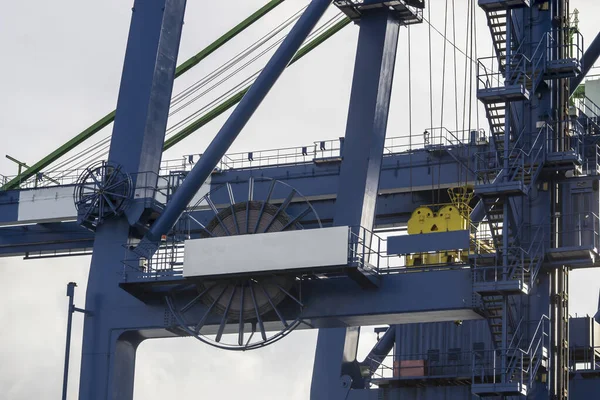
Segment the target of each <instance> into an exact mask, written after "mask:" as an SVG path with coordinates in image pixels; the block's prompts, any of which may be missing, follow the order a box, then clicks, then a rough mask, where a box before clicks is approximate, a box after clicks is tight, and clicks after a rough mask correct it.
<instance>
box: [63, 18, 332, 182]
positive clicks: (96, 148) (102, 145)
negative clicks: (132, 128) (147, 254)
mask: <svg viewBox="0 0 600 400" xmlns="http://www.w3.org/2000/svg"><path fill="white" fill-rule="evenodd" d="M301 11H302V10H300V11H298V12H297V13H296V14H295V15H294V16H292V17H290V18H288V19H287V20H286V21H284V23H282V24H280V25H279V26H278V27H277V28H275V29H274V30H272V31H271V32H270V33H269V34H267V35H265V36H263V38H268V39H269V40H270V39H272V38H273V37H275V36H276V34H272V33H273V32H274V31H277V32H276V33H279V32H281V31H282V30H283V29H285V27H286V26H289V25H290V24H291V23H292V22H293V20H294V18H295V16H296V15H297V14H298V13H300V12H301ZM343 18H344V17H343V14H342V13H338V14H336V15H335V16H333V17H332V18H330V19H329V20H328V21H327V22H325V23H324V24H322V25H320V26H319V27H318V28H317V29H316V30H314V31H313V32H312V33H311V35H309V37H308V38H307V39H306V41H307V42H308V41H310V40H312V39H313V38H314V37H315V36H316V35H319V34H320V33H321V32H322V31H324V30H326V29H328V28H329V27H331V26H333V25H334V24H335V23H337V22H338V21H340V20H341V19H343ZM284 38H285V36H284V37H282V38H280V39H278V40H277V41H276V42H275V43H274V44H271V45H270V46H268V48H267V49H265V50H263V51H261V53H260V54H258V55H256V56H255V57H253V58H252V59H251V60H250V61H247V62H246V63H245V64H244V65H243V66H241V67H239V68H238V69H236V70H235V72H233V73H231V74H229V75H228V76H227V77H225V78H224V79H222V80H221V81H219V83H216V84H214V85H213V86H212V87H211V88H209V89H207V90H205V91H204V92H203V93H204V95H206V94H207V93H209V92H210V91H212V90H214V89H215V88H216V87H218V86H219V85H221V84H223V83H224V82H226V81H227V80H228V79H230V78H231V77H232V76H233V75H235V74H236V73H239V72H240V71H241V70H242V69H244V68H245V67H247V66H248V65H250V64H252V63H253V62H254V61H256V60H257V59H259V58H260V57H261V56H263V55H264V54H267V53H268V52H269V51H270V50H272V49H273V48H274V47H275V46H277V44H279V43H281V42H282V41H283V39H284ZM269 40H259V41H257V42H254V43H253V44H252V45H251V46H249V47H248V48H247V49H250V48H255V50H256V49H258V48H259V47H260V46H259V47H256V44H257V43H261V45H264V44H265V43H267V42H268V41H269ZM239 54H242V55H243V56H242V57H240V59H239V60H238V61H236V62H234V63H232V65H231V66H233V65H236V64H239V62H240V61H241V59H243V58H246V57H247V56H248V55H249V54H251V52H248V51H243V52H241V53H239ZM233 59H235V57H234V58H232V60H233ZM231 66H230V67H228V68H227V69H230V68H231ZM227 69H223V68H220V69H216V70H215V71H213V72H212V73H211V74H217V75H222V73H223V71H224V70H227ZM261 70H262V68H261V69H259V70H258V71H256V72H254V73H253V74H252V75H250V76H249V77H247V78H245V79H244V80H243V81H242V82H240V83H238V84H236V85H235V86H234V87H232V88H231V89H229V90H227V91H226V92H225V93H223V94H221V95H219V96H218V97H217V98H215V99H214V100H212V101H210V102H209V103H208V104H206V105H205V106H203V107H202V108H201V109H199V110H196V111H195V112H194V113H192V115H190V116H187V117H185V118H184V119H183V120H181V121H178V122H176V123H175V124H173V125H172V126H170V127H169V128H168V129H167V132H166V135H167V136H168V135H170V134H172V133H174V131H175V129H177V128H178V127H180V126H182V125H183V124H184V123H185V122H188V121H189V120H190V119H192V118H194V117H196V116H198V115H199V114H201V113H202V112H204V111H207V110H208V109H209V108H210V107H211V106H214V105H216V104H218V103H219V102H220V101H221V100H224V99H226V98H231V97H232V95H233V94H234V92H237V90H240V89H242V88H247V87H249V86H250V84H251V82H252V81H253V79H255V78H256V76H257V75H258V74H259V73H260V71H261ZM212 80H214V78H213V79H210V80H206V79H204V80H201V81H203V82H204V83H203V84H201V85H199V84H198V82H201V81H198V82H196V83H195V84H194V85H195V86H194V85H191V86H189V87H188V88H186V89H184V91H182V92H180V94H181V93H184V92H185V95H184V96H179V97H178V102H179V103H181V101H183V100H184V99H185V98H187V97H189V96H190V95H191V94H192V93H194V92H192V91H190V90H189V89H190V88H191V87H192V86H194V89H196V91H197V88H199V87H200V88H201V86H205V85H206V84H208V83H209V82H210V81H212ZM201 97H202V96H200V95H199V96H196V97H195V99H194V100H193V101H188V102H187V103H186V105H185V106H183V105H182V106H180V107H179V108H178V109H176V110H175V112H173V113H171V114H170V115H173V114H176V113H177V112H180V111H181V110H183V109H184V108H185V107H188V106H189V105H191V104H192V103H194V102H195V101H197V100H198V99H200V98H201ZM109 146H110V135H109V136H107V137H105V138H103V139H101V140H100V141H98V142H96V143H95V144H93V145H91V146H89V147H87V148H86V149H84V150H83V151H81V152H80V153H78V154H76V155H74V156H72V157H70V158H69V159H67V160H65V161H62V162H61V163H59V164H55V165H54V166H52V170H51V171H52V172H56V173H58V172H59V171H58V169H59V168H58V167H60V168H61V169H62V168H65V167H66V166H68V165H69V164H75V165H72V166H70V168H69V169H68V171H60V172H62V175H59V176H58V178H61V177H65V176H66V175H67V174H70V173H72V172H73V171H76V170H77V169H79V168H81V167H82V166H84V165H88V164H89V163H90V162H94V161H96V160H98V159H100V158H102V157H103V156H104V155H106V154H107V151H108V148H109ZM90 152H93V153H92V154H90Z"/></svg>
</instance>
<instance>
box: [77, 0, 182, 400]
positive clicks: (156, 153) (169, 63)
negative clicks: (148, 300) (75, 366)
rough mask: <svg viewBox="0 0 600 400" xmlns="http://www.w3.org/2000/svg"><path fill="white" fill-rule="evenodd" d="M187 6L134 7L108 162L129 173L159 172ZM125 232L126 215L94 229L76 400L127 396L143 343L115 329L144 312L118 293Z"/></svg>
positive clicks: (169, 1)
mask: <svg viewBox="0 0 600 400" xmlns="http://www.w3.org/2000/svg"><path fill="white" fill-rule="evenodd" d="M185 5H186V1H185V0H136V1H135V3H134V6H133V9H132V19H131V27H130V31H129V39H128V42H127V50H126V53H125V62H124V66H123V74H122V80H121V87H120V91H119V100H118V103H117V111H116V117H115V124H114V129H113V135H112V140H111V146H110V152H109V157H108V161H109V162H112V163H115V164H119V165H121V166H122V167H123V168H124V170H125V171H127V172H129V173H133V174H135V173H136V172H139V171H142V172H148V173H150V174H154V176H156V173H158V168H159V165H160V159H161V155H162V145H163V141H164V135H165V128H166V123H167V117H168V112H169V103H170V98H171V93H172V89H173V80H174V77H175V67H176V62H177V54H178V49H179V42H180V38H181V30H182V26H183V15H184V12H185ZM134 178H135V177H134ZM137 183H139V182H137ZM138 212H139V211H138ZM129 229H130V224H129V222H128V220H127V217H125V216H121V217H115V218H112V219H107V220H106V221H104V223H102V224H100V225H99V226H98V228H97V230H96V236H95V240H94V251H93V255H92V262H91V266H90V273H89V277H88V285H87V293H86V305H85V309H86V311H89V314H88V315H86V316H85V319H84V332H83V350H82V360H81V376H80V384H79V398H80V399H86V400H100V399H102V400H107V399H110V400H131V399H132V398H133V378H134V367H135V350H136V348H137V345H138V344H139V343H140V341H141V339H140V338H139V336H138V335H137V333H136V332H124V331H123V329H121V328H122V327H123V326H124V325H125V324H124V321H127V318H131V314H130V313H131V310H132V309H133V308H132V307H137V308H138V309H140V311H139V312H136V318H137V317H138V316H142V315H144V316H146V315H148V311H150V307H149V306H144V304H143V303H141V302H140V301H139V300H137V299H135V298H134V297H132V296H131V295H129V294H128V293H126V292H125V291H124V290H122V289H120V287H119V282H120V280H121V278H122V274H123V264H122V262H123V260H124V259H125V258H126V257H127V256H126V254H125V247H124V245H125V244H126V243H127V241H128V238H129Z"/></svg>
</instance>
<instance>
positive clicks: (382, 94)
mask: <svg viewBox="0 0 600 400" xmlns="http://www.w3.org/2000/svg"><path fill="white" fill-rule="evenodd" d="M359 25H360V31H359V36H358V46H357V51H356V60H355V64H354V77H353V81H352V91H351V95H350V106H349V110H348V121H347V125H346V135H345V138H344V154H343V160H342V164H341V167H340V182H339V186H338V194H337V199H336V204H335V215H334V218H333V224H334V225H336V226H342V225H347V226H362V227H364V228H366V229H368V230H372V228H373V223H374V220H375V204H376V199H377V193H378V190H379V176H380V172H381V163H382V159H383V148H384V142H385V134H386V128H387V122H388V112H389V106H390V98H391V91H392V82H393V76H394V66H395V60H396V51H397V46H398V34H399V30H400V25H399V22H398V21H397V20H394V19H393V17H392V13H391V11H389V10H386V9H377V10H372V11H368V12H366V13H365V14H364V15H363V16H362V18H361V20H360V23H359ZM367 243H368V241H367ZM351 276H353V277H354V279H356V280H357V281H358V282H360V283H361V284H362V285H366V284H367V283H368V281H367V279H366V278H364V277H362V276H361V274H360V272H358V273H354V274H353V275H351ZM359 334H360V331H359V330H347V329H325V330H320V331H319V336H318V341H317V350H316V353H315V363H314V367H313V378H312V386H311V399H336V398H339V399H343V398H345V395H346V394H347V391H348V389H349V386H351V387H353V388H360V387H364V381H363V379H362V376H361V374H360V368H359V365H358V361H357V360H356V352H357V349H358V336H359ZM340 367H341V368H340Z"/></svg>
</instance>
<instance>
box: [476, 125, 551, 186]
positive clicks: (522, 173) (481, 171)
mask: <svg viewBox="0 0 600 400" xmlns="http://www.w3.org/2000/svg"><path fill="white" fill-rule="evenodd" d="M549 129H550V128H549V127H548V126H544V127H542V128H540V129H538V131H537V135H536V136H535V138H534V140H533V142H531V143H525V135H524V132H525V131H524V130H523V131H521V133H520V134H519V136H518V137H517V138H516V139H515V140H514V142H513V145H512V147H511V148H510V149H509V151H508V169H507V170H506V171H504V172H505V173H504V174H503V179H504V181H505V182H515V181H522V182H525V180H526V178H528V177H529V178H530V181H531V183H532V182H533V181H534V180H535V178H536V177H537V174H538V172H539V171H540V170H541V168H542V167H543V163H544V161H545V156H546V145H547V143H546V142H547V139H546V138H547V137H548V131H549ZM523 146H527V148H528V149H527V150H526V149H525V148H523ZM504 159H505V158H504V157H503V156H502V155H500V154H498V152H497V151H486V152H479V153H477V154H476V155H475V172H476V173H477V176H478V179H479V181H480V182H482V183H484V184H488V183H491V182H492V181H493V179H494V178H495V177H496V176H498V175H499V174H500V173H501V171H502V170H503V169H504Z"/></svg>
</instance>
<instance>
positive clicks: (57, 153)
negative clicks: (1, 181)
mask: <svg viewBox="0 0 600 400" xmlns="http://www.w3.org/2000/svg"><path fill="white" fill-rule="evenodd" d="M283 1H284V0H271V1H269V2H268V3H267V4H265V5H264V6H263V7H262V8H260V9H259V10H257V11H256V12H255V13H254V14H252V15H250V16H249V17H248V18H246V19H245V20H243V21H242V22H240V23H239V24H237V25H236V26H234V27H233V28H231V29H230V30H229V31H228V32H227V33H225V34H224V35H223V36H221V37H220V38H218V39H217V40H215V41H214V42H212V43H211V44H210V45H208V46H207V47H206V48H204V49H202V50H201V51H200V52H199V53H197V54H196V55H195V56H193V57H191V58H190V59H189V60H187V61H185V62H184V63H183V64H181V65H180V66H179V67H177V69H176V70H175V78H177V77H179V76H181V75H183V74H184V73H186V72H187V71H189V70H190V69H191V68H193V67H194V66H196V65H197V64H198V63H199V62H200V61H202V60H203V59H205V58H206V57H208V56H209V55H210V54H212V53H213V52H215V51H216V50H217V49H218V48H220V47H221V46H223V45H224V44H225V43H227V42H229V41H230V40H231V39H233V38H234V37H235V36H236V35H238V34H239V33H240V32H242V31H244V30H245V29H246V28H248V27H249V26H250V25H252V24H253V23H254V22H256V21H258V20H259V19H260V18H262V17H263V16H264V15H265V14H267V13H268V12H269V11H271V10H272V9H274V8H275V7H277V6H278V5H280V4H281V3H283ZM114 120H115V111H112V112H111V113H109V114H107V115H106V116H105V117H103V118H102V119H100V120H99V121H97V122H96V123H94V124H93V125H92V126H90V127H89V128H87V129H86V130H84V131H83V132H81V133H79V134H78V135H77V136H75V137H74V138H72V139H71V140H69V141H68V142H67V143H65V144H63V145H62V146H60V147H59V148H58V149H56V150H54V151H53V152H52V153H50V154H48V155H47V156H46V157H44V158H42V159H41V160H40V161H38V162H36V163H35V164H33V165H32V166H31V167H29V168H27V169H26V170H25V171H23V172H22V173H20V174H18V175H17V176H16V177H14V178H13V179H11V180H10V181H8V182H7V183H6V184H5V185H4V186H2V188H0V190H8V189H15V188H17V187H19V185H20V184H21V182H23V181H26V180H27V179H29V178H30V177H32V176H33V175H35V174H37V173H38V172H40V171H41V170H42V169H43V168H46V167H47V166H48V165H50V164H52V163H53V162H54V161H56V160H58V159H59V158H60V157H62V156H64V155H65V154H67V153H68V152H69V151H71V150H72V149H74V148H75V147H77V146H78V145H80V144H81V143H83V142H84V141H86V140H87V139H89V138H91V137H92V136H93V135H95V134H96V133H98V132H99V131H100V130H102V128H104V127H106V126H107V125H109V124H110V123H111V122H113V121H114Z"/></svg>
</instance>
